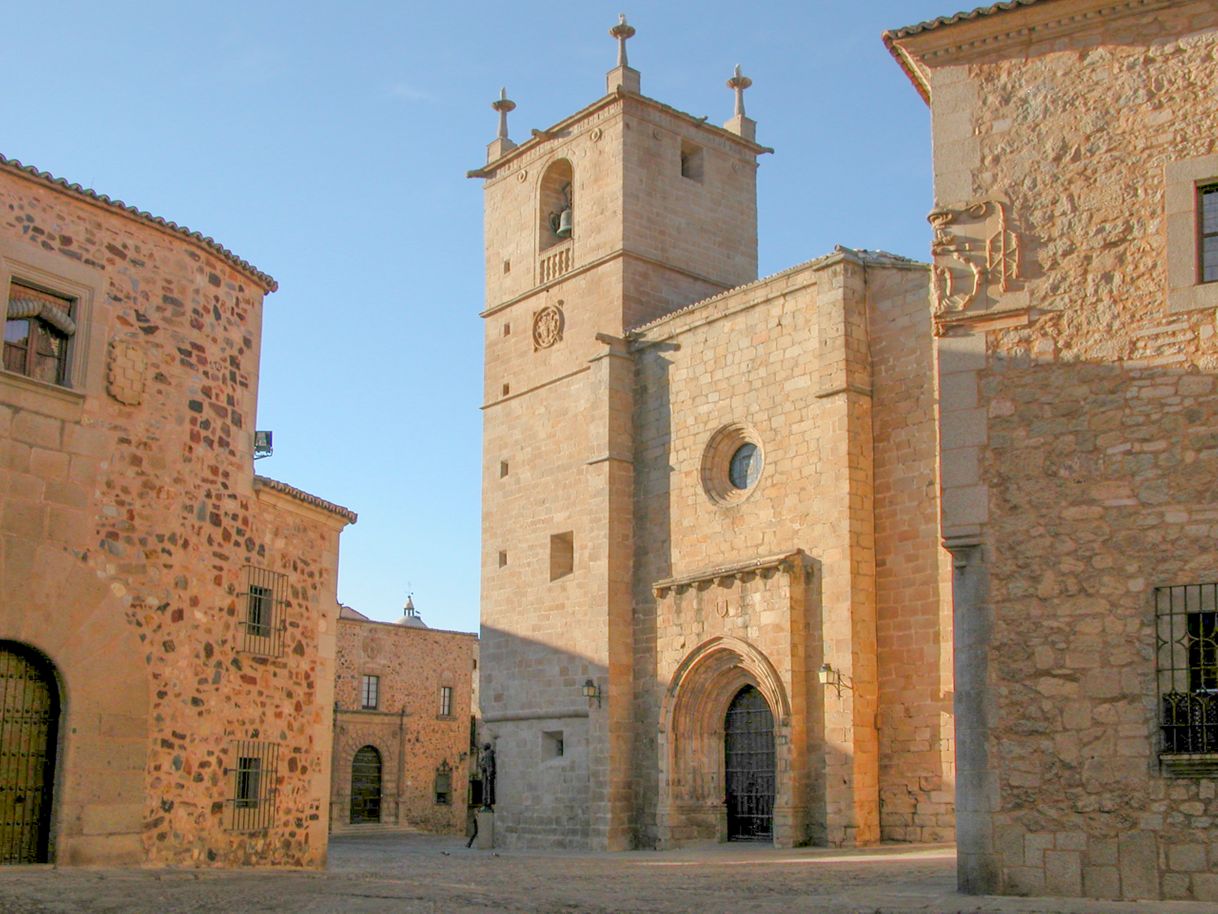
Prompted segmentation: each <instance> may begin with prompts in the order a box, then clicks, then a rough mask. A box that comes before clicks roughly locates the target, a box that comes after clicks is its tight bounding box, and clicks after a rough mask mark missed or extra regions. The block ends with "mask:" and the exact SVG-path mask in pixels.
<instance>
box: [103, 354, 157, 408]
mask: <svg viewBox="0 0 1218 914" xmlns="http://www.w3.org/2000/svg"><path fill="white" fill-rule="evenodd" d="M147 373H148V359H147V357H146V356H145V355H144V350H143V349H141V348H140V347H139V346H138V345H136V344H135V343H132V342H129V341H127V340H114V341H113V342H111V343H110V351H109V358H107V360H106V392H107V393H108V394H110V396H112V397H113V398H114V399H115V400H117V401H118V402H119V403H125V404H126V405H127V406H139V405H140V403H141V402H142V401H143V399H144V385H145V382H146V375H147Z"/></svg>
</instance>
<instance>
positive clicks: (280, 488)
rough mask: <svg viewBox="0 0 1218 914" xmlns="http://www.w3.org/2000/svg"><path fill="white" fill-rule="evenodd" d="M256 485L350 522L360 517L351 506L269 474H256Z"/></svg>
mask: <svg viewBox="0 0 1218 914" xmlns="http://www.w3.org/2000/svg"><path fill="white" fill-rule="evenodd" d="M254 487H255V488H264V489H268V490H270V491H272V492H278V493H279V494H280V495H286V496H288V497H289V498H293V499H295V500H296V501H298V502H301V503H302V504H305V505H308V506H309V507H311V508H317V509H319V510H321V511H325V512H326V513H327V514H333V515H334V516H335V517H341V518H342V519H343V520H345V521H346V522H347V523H349V524H353V523H355V522H356V521H357V520H358V519H359V515H358V514H356V513H355V512H354V511H352V510H351V509H350V508H344V507H343V506H342V505H336V504H334V502H332V501H326V500H325V499H324V498H319V497H318V496H316V495H311V494H310V493H308V492H306V491H304V490H303V489H298V488H296V487H295V486H290V485H288V484H287V483H286V482H280V481H279V480H278V479H271V478H270V477H269V476H255V477H254Z"/></svg>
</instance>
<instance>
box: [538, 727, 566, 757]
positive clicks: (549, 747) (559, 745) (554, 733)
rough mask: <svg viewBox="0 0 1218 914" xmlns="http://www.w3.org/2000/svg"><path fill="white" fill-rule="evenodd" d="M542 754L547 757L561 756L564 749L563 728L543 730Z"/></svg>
mask: <svg viewBox="0 0 1218 914" xmlns="http://www.w3.org/2000/svg"><path fill="white" fill-rule="evenodd" d="M541 748H542V755H543V756H544V757H546V758H561V757H562V754H563V750H564V748H565V747H564V744H563V732H562V731H561V730H543V731H542V732H541Z"/></svg>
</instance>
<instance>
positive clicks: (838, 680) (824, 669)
mask: <svg viewBox="0 0 1218 914" xmlns="http://www.w3.org/2000/svg"><path fill="white" fill-rule="evenodd" d="M816 675H817V678H818V679H820V684H821V685H825V686H833V688H835V689H837V697H838V698H841V697H842V689H851V688H853V687H852V686H851V685H850V683H848V682H846V680H844V679H843V678H842V673H841V671H840V670H835V669H833V667H832V666H831V665H830V664H828V663H822V664H821V665H820V669H819V670H818V671H817V674H816Z"/></svg>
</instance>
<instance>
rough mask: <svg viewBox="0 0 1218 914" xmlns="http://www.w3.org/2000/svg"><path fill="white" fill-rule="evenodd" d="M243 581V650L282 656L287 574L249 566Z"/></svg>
mask: <svg viewBox="0 0 1218 914" xmlns="http://www.w3.org/2000/svg"><path fill="white" fill-rule="evenodd" d="M243 580H244V586H243V588H242V590H241V593H240V594H239V595H238V596H239V598H240V605H241V606H242V607H243V608H244V618H243V619H242V620H241V623H240V624H241V633H242V637H241V649H242V650H243V651H247V652H249V653H251V654H262V655H263V656H265V657H282V656H283V642H284V630H285V627H286V624H285V622H284V605H285V603H286V599H285V593H286V591H287V575H284V574H280V573H279V572H277V571H271V570H269V569H267V568H258V567H256V566H254V565H246V566H245V569H244V574H243Z"/></svg>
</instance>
